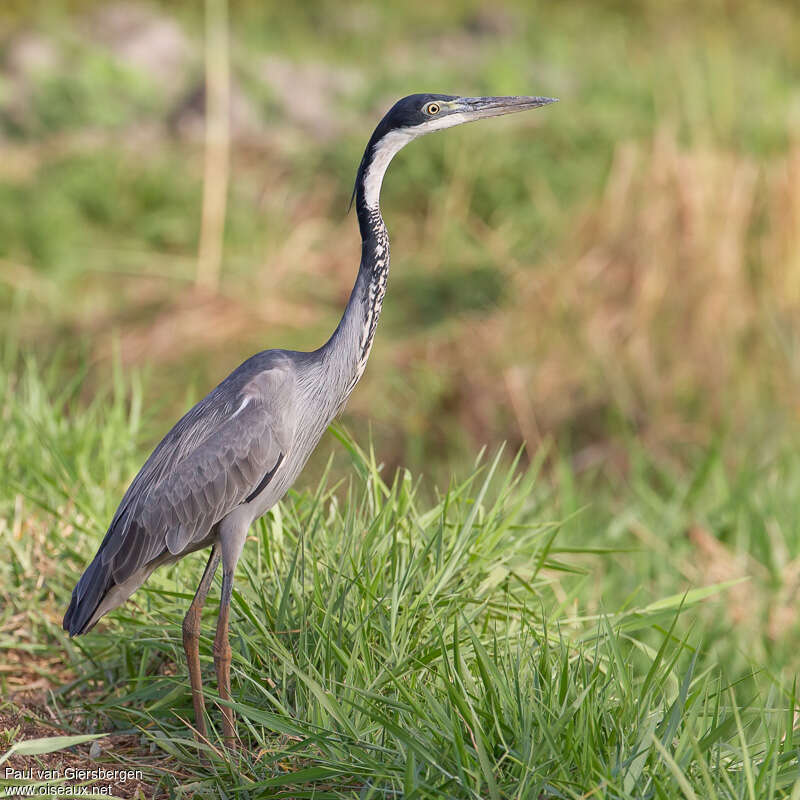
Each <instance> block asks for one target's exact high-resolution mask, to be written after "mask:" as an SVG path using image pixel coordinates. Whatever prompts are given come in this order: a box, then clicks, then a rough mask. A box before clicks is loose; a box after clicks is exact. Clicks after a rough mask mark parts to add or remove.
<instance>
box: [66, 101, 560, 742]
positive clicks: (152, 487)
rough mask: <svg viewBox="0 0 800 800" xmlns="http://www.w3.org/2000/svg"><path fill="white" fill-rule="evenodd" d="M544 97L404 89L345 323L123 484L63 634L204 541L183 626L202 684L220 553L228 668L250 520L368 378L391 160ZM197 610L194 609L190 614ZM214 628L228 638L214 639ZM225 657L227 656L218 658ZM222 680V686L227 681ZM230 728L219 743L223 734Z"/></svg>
mask: <svg viewBox="0 0 800 800" xmlns="http://www.w3.org/2000/svg"><path fill="white" fill-rule="evenodd" d="M548 102H551V100H550V99H548V98H539V97H516V98H509V97H500V98H492V97H490V98H458V97H453V96H450V95H412V96H410V97H407V98H404V99H403V100H401V101H399V102H398V103H397V104H396V105H395V106H394V107H393V108H392V109H391V110H390V111H389V113H387V115H386V116H385V117H384V118H383V120H382V121H381V123H380V124H379V125H378V127H377V128H376V129H375V132H374V133H373V135H372V137H371V139H370V141H369V143H368V145H367V149H366V151H365V153H364V157H363V159H362V162H361V165H360V167H359V171H358V176H357V178H356V187H355V191H354V196H355V202H356V213H357V216H358V223H359V228H360V231H361V239H362V253H361V264H360V267H359V270H358V275H357V277H356V281H355V285H354V286H353V291H352V293H351V295H350V299H349V301H348V304H347V308H346V309H345V312H344V315H343V316H342V319H341V321H340V323H339V325H338V327H337V328H336V330H335V331H334V333H333V335H332V336H331V338H330V339H329V340H328V341H327V342H326V343H325V344H324V345H323V346H322V347H320V348H319V349H318V350H314V351H312V352H309V353H304V352H298V351H293V350H266V351H264V352H262V353H258V354H257V355H254V356H253V357H252V358H249V359H248V360H247V361H245V362H244V363H243V364H242V365H241V366H239V367H238V368H237V369H236V370H234V372H232V373H231V374H230V375H229V376H228V377H227V378H226V379H225V380H224V381H222V383H220V384H219V386H217V387H216V388H215V389H214V390H213V391H211V392H210V393H209V394H208V395H206V397H204V398H203V399H202V400H201V401H200V402H199V403H197V405H195V406H194V407H193V408H192V409H191V410H190V411H188V412H187V413H186V414H185V415H184V416H183V417H182V418H181V419H180V420H179V421H178V422H177V423H176V425H175V426H174V427H173V428H172V429H171V430H170V431H169V433H167V435H166V436H165V437H164V438H163V439H162V441H161V442H160V443H159V444H158V446H157V447H156V448H155V450H154V451H153V453H152V454H151V455H150V457H149V458H148V459H147V461H146V462H145V464H144V466H143V467H142V469H141V470H140V472H139V473H138V475H137V476H136V477H135V478H134V479H133V482H132V483H131V485H130V487H129V488H128V490H127V491H126V492H125V495H124V496H123V498H122V502H121V503H120V505H119V508H118V509H117V512H116V513H115V515H114V518H113V519H112V521H111V524H110V526H109V528H108V531H107V533H106V535H105V537H104V539H103V541H102V543H101V545H100V548H99V550H98V552H97V554H96V555H95V558H94V560H93V561H92V563H91V564H90V565H89V567H88V568H87V569H86V571H85V572H84V574H83V575H82V577H81V579H80V580H79V581H78V584H77V586H76V587H75V589H74V591H73V593H72V599H71V602H70V605H69V609H68V610H67V613H66V616H65V617H64V628H65V629H66V630H67V631H68V632H69V633H70V635H77V634H82V633H86V631H88V630H89V629H90V628H92V626H93V625H94V624H95V623H96V622H97V620H98V619H100V617H102V616H103V615H104V614H106V613H107V612H108V611H110V610H111V609H113V608H116V607H117V606H119V605H120V604H121V603H123V602H124V601H125V600H127V598H128V597H130V595H131V594H132V593H133V592H134V591H135V590H136V589H137V588H138V587H139V586H141V584H142V583H143V582H144V581H145V580H146V579H147V578H148V577H149V575H150V573H151V572H152V571H153V570H154V569H156V568H157V567H159V566H161V565H163V564H167V563H170V562H173V561H176V560H178V559H179V558H181V557H182V556H184V555H186V554H187V553H191V552H193V551H195V550H199V549H201V548H204V547H207V546H209V545H214V548H213V550H212V556H211V559H210V560H209V566H208V567H207V570H206V574H204V577H203V580H202V581H201V586H200V588H199V589H198V594H197V595H196V597H195V601H194V603H193V605H192V609H194V611H193V612H192V614H193V616H192V617H191V620H192V621H191V623H189V622H187V620H189V615H187V620H185V621H184V625H185V627H184V636H185V641H184V643H185V645H186V647H187V657H188V658H189V666H190V672H191V671H192V670H195V672H194V673H193V691H195V702H196V706H195V712H196V715H197V717H198V725H201V720H202V713H201V712H202V708H203V706H202V699H201V697H200V699H198V695H201V691H200V689H198V688H197V687H198V685H199V684H197V685H196V683H197V682H199V662H198V661H197V649H196V648H197V642H196V634H197V626H198V625H199V617H198V616H197V613H199V612H198V609H199V607H200V606H201V605H202V602H203V600H204V598H205V593H206V592H207V590H208V586H209V585H210V580H211V578H212V577H213V572H214V569H216V565H217V562H218V560H219V559H220V558H221V561H222V565H223V590H222V601H221V611H220V615H221V619H223V620H224V624H223V625H222V631H221V629H220V627H219V626H218V637H220V636H222V638H218V643H217V644H218V647H217V644H215V648H217V649H218V650H219V652H220V654H221V655H219V659H217V650H216V649H215V664H216V663H217V661H219V664H220V665H222V667H221V668H224V667H225V664H226V663H227V664H229V660H230V656H229V654H228V655H225V653H226V652H229V651H227V650H226V648H227V647H228V645H227V605H228V603H229V602H230V592H231V586H232V580H233V571H234V568H235V566H236V562H237V560H238V558H239V555H240V554H241V550H242V546H243V544H244V539H245V536H246V533H247V530H248V528H249V526H250V525H251V524H252V522H253V521H254V520H255V519H257V518H258V517H260V516H262V515H263V514H264V513H266V512H267V511H268V510H269V509H270V508H271V507H272V506H273V505H274V504H275V503H277V502H278V501H279V500H280V499H281V498H282V497H283V495H284V494H285V493H286V491H287V490H288V489H289V487H290V486H291V485H292V484H293V482H294V480H295V479H296V478H297V476H298V474H299V472H300V470H301V469H302V468H303V466H304V465H305V463H306V461H307V459H308V457H309V456H310V455H311V453H312V452H313V450H314V448H315V447H316V445H317V443H318V441H319V439H320V437H321V436H322V434H323V433H324V431H325V429H326V428H327V427H328V425H329V423H330V422H331V420H332V419H333V418H334V417H335V416H336V415H337V414H338V413H339V412H340V411H341V410H342V408H343V407H344V405H345V403H346V402H347V398H348V397H349V396H350V393H351V392H352V391H353V388H354V387H355V385H356V383H357V382H358V380H359V378H360V377H361V375H362V374H363V372H364V368H365V366H366V363H367V359H368V357H369V353H370V349H371V347H372V342H373V339H374V336H375V330H376V326H377V324H378V318H379V316H380V311H381V306H382V304H383V298H384V294H385V292H386V281H387V276H388V272H389V238H388V235H387V232H386V226H385V225H384V222H383V218H382V216H381V213H380V207H379V194H380V187H381V182H382V179H383V176H384V173H385V171H386V168H387V166H388V165H389V162H390V161H391V159H392V157H393V156H394V155H395V154H396V153H397V152H398V151H399V150H400V149H401V148H402V147H403V146H404V145H405V144H407V143H408V142H410V141H411V140H412V139H414V138H415V137H417V136H419V135H421V134H423V133H427V132H430V131H434V130H441V129H444V128H447V127H451V126H453V125H457V124H460V123H462V122H469V121H472V120H475V119H481V118H483V117H488V116H497V115H499V114H504V113H509V112H512V111H521V110H525V109H527V108H537V107H539V106H541V105H545V104H546V103H548ZM195 612H197V613H195ZM223 634H224V635H223ZM226 659H227V661H226ZM219 674H221V675H223V679H222V680H223V682H224V683H227V682H229V676H228V677H226V675H227V673H225V672H224V669H223V672H221V673H219ZM230 725H232V723H230V722H229V729H228V733H227V734H226V736H228V735H229V736H232V728H231V727H230Z"/></svg>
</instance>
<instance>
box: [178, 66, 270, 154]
mask: <svg viewBox="0 0 800 800" xmlns="http://www.w3.org/2000/svg"><path fill="white" fill-rule="evenodd" d="M205 114H206V85H205V82H204V81H203V82H201V83H199V84H196V85H195V86H194V88H193V89H191V90H190V91H189V92H188V93H187V94H186V95H185V96H184V97H183V98H182V99H181V100H180V101H179V102H178V103H177V104H176V105H175V107H174V108H173V110H172V111H171V112H170V114H169V117H168V119H167V123H168V125H169V128H170V130H171V131H172V133H173V134H174V135H176V136H180V137H181V138H182V139H189V140H191V141H200V140H202V138H203V135H204V131H205ZM229 124H230V137H231V139H233V140H248V139H253V138H255V137H256V136H257V135H258V134H259V132H260V131H261V130H262V128H263V125H262V121H261V116H260V114H259V113H258V110H257V109H256V106H255V104H254V103H253V101H252V100H251V99H250V98H249V97H248V96H247V95H246V94H245V92H244V90H243V89H242V88H241V86H239V84H238V83H237V82H236V81H235V80H232V81H231V88H230V123H229Z"/></svg>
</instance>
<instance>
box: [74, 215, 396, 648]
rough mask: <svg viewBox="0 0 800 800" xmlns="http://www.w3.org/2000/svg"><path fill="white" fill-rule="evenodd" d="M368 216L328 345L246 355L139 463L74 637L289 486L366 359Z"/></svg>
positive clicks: (383, 243)
mask: <svg viewBox="0 0 800 800" xmlns="http://www.w3.org/2000/svg"><path fill="white" fill-rule="evenodd" d="M370 224H371V229H370V235H369V236H368V238H367V239H366V240H364V242H363V245H362V250H363V257H362V262H361V267H360V269H359V274H358V276H357V279H356V283H355V286H354V287H353V292H352V294H351V296H350V301H349V302H348V305H347V308H346V310H345V313H344V316H343V317H342V320H341V322H340V323H339V326H338V327H337V329H336V330H335V331H334V333H333V335H332V336H331V338H330V339H329V340H328V342H326V344H325V345H323V346H322V347H321V348H319V349H318V350H315V351H313V352H310V353H306V352H299V351H293V350H266V351H264V352H262V353H257V354H256V355H254V356H252V357H251V358H249V359H247V361H245V362H244V363H243V364H241V365H240V366H239V367H238V368H237V369H236V370H234V371H233V372H232V373H231V374H230V375H229V376H228V377H227V378H226V379H225V380H224V381H222V383H220V384H219V385H218V386H217V387H216V388H215V389H213V390H212V391H211V392H210V393H209V394H208V395H206V396H205V397H204V398H203V399H202V400H201V401H200V402H199V403H197V405H195V406H194V407H193V408H192V409H190V410H189V411H188V412H187V413H186V414H185V415H184V416H183V417H182V418H181V419H180V420H179V421H178V422H177V423H176V424H175V426H174V427H173V428H172V430H170V431H169V433H167V435H166V436H165V437H164V438H163V439H162V440H161V442H160V443H159V444H158V446H157V447H156V449H155V450H154V451H153V453H152V454H151V455H150V457H149V458H148V459H147V461H146V462H145V464H144V466H143V467H142V469H141V470H140V472H139V474H138V475H137V476H136V477H135V478H134V480H133V482H132V483H131V485H130V487H129V488H128V490H127V492H126V493H125V495H124V496H123V498H122V502H121V503H120V505H119V508H118V509H117V512H116V514H115V515H114V518H113V519H112V521H111V525H110V526H109V529H108V532H107V533H106V536H105V538H104V539H103V542H102V544H101V545H100V549H99V550H98V552H97V555H96V556H95V558H94V560H93V562H92V563H91V564H90V566H89V567H88V569H87V570H86V572H85V573H84V574H83V576H82V577H81V579H80V581H79V582H78V585H77V586H76V587H75V590H74V592H73V595H72V601H71V603H70V606H69V609H68V611H67V614H66V616H65V618H64V627H65V629H66V630H67V631H69V633H70V634H71V635H75V634H80V633H85V632H86V631H88V630H89V629H91V627H92V626H93V625H94V624H95V623H96V622H97V620H98V619H100V617H102V616H103V615H104V614H106V613H108V612H109V611H111V610H112V609H114V608H116V607H117V606H119V605H121V604H122V603H123V602H125V600H127V599H128V597H130V595H131V594H132V593H133V592H134V591H136V589H138V588H139V586H141V585H142V583H144V581H145V580H147V578H148V577H149V576H150V574H151V572H152V571H153V570H154V569H156V568H157V567H159V566H162V565H164V564H168V563H171V562H173V561H177V560H178V559H180V558H181V557H183V556H184V555H187V554H188V553H191V552H194V551H195V550H199V549H201V548H204V547H207V546H208V545H210V544H211V543H213V541H214V540H215V539H217V538H218V537H219V538H222V539H224V538H225V537H226V536H228V537H229V538H230V539H232V540H237V539H239V538H243V533H244V532H246V530H247V528H249V526H250V525H251V524H252V522H253V521H254V520H256V519H258V518H259V517H260V516H262V515H263V514H265V513H266V512H267V511H268V510H269V509H270V508H272V506H273V505H275V503H277V502H278V501H279V500H280V499H281V498H282V497H283V496H284V494H286V492H287V491H288V489H289V488H290V487H291V485H292V484H293V483H294V481H295V479H296V478H297V476H298V474H299V473H300V471H301V470H302V468H303V466H304V465H305V463H306V461H307V460H308V457H309V456H310V455H311V453H312V452H313V451H314V448H315V447H316V446H317V443H318V442H319V439H320V437H321V436H322V434H323V433H324V432H325V430H326V428H327V427H328V425H329V424H330V422H331V421H332V420H333V419H334V417H335V416H336V415H337V414H338V413H339V412H340V411H341V410H342V408H343V407H344V405H345V403H346V402H347V398H348V397H349V396H350V393H351V392H352V391H353V388H354V387H355V385H356V383H357V382H358V380H359V378H360V377H361V375H362V374H363V372H364V368H365V367H366V363H367V358H368V357H369V352H370V349H371V347H372V341H373V338H374V335H375V328H376V326H377V322H378V318H379V316H380V311H381V305H382V303H383V297H384V294H385V291H386V279H387V275H388V271H389V240H388V235H387V233H386V226H385V225H384V223H383V219H382V217H381V215H380V212H379V211H378V210H377V209H374V210H372V212H371V213H370ZM226 522H228V523H229V525H228V526H226ZM222 545H223V548H224V547H225V545H226V542H225V541H223V542H222ZM237 545H238V547H237ZM240 547H241V546H240V544H239V542H238V541H234V542H233V544H232V548H233V550H237V549H240ZM223 552H224V550H223ZM232 558H233V560H234V561H235V559H236V558H238V552H234V553H233V555H232Z"/></svg>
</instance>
